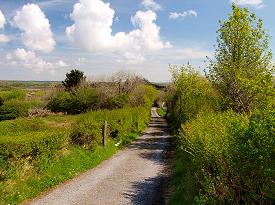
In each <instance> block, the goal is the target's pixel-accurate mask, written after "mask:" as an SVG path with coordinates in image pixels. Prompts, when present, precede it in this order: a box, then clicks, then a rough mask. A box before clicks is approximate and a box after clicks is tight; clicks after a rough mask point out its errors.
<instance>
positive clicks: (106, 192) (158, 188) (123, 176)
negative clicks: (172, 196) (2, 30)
mask: <svg viewBox="0 0 275 205" xmlns="http://www.w3.org/2000/svg"><path fill="white" fill-rule="evenodd" d="M166 129H167V124H166V121H165V120H164V119H163V118H160V117H158V115H157V113H156V109H155V108H153V109H152V121H151V123H150V125H149V127H148V128H147V129H146V130H145V132H144V134H143V135H142V136H141V137H139V138H138V139H137V140H135V141H134V142H133V143H132V144H130V145H128V146H127V147H126V148H125V149H124V150H121V151H119V152H118V153H117V154H115V155H114V156H113V157H112V158H110V159H108V160H106V161H104V162H102V163H101V164H100V165H99V166H97V167H96V168H94V169H92V170H89V171H88V172H86V173H84V174H82V175H80V176H78V177H76V178H74V179H73V180H71V181H68V182H66V183H64V184H62V185H60V186H58V187H57V188H55V189H53V190H52V191H50V192H48V193H46V194H44V195H43V196H41V197H40V198H37V199H34V200H33V201H31V202H29V204H32V205H42V204H47V205H70V204H87V205H88V204H89V205H92V204H96V205H101V204H110V205H114V204H142V205H146V204H165V199H164V193H163V190H162V189H163V183H164V182H165V178H166V177H167V176H166V175H167V174H166V173H165V172H166V171H165V170H166V168H167V162H166V157H165V156H166V150H167V148H168V147H169V138H170V136H169V134H168V132H167V130H166Z"/></svg>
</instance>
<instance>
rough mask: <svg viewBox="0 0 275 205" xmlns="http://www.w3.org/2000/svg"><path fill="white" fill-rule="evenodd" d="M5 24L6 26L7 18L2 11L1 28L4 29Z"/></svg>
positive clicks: (0, 13)
mask: <svg viewBox="0 0 275 205" xmlns="http://www.w3.org/2000/svg"><path fill="white" fill-rule="evenodd" d="M5 24H6V18H5V16H4V14H3V12H2V11H1V10H0V28H2V29H3V28H4V26H5Z"/></svg>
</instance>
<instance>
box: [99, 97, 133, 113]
mask: <svg viewBox="0 0 275 205" xmlns="http://www.w3.org/2000/svg"><path fill="white" fill-rule="evenodd" d="M127 105H129V95H127V94H121V95H117V96H113V97H109V98H108V99H107V101H106V102H105V103H104V104H103V106H101V107H102V108H105V109H109V110H114V109H121V108H123V107H125V106H127Z"/></svg>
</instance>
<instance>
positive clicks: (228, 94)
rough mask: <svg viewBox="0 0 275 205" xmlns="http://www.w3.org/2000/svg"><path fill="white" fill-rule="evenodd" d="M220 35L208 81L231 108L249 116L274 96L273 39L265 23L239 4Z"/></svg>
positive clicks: (224, 23)
mask: <svg viewBox="0 0 275 205" xmlns="http://www.w3.org/2000/svg"><path fill="white" fill-rule="evenodd" d="M217 33H218V38H217V43H218V45H217V48H216V52H215V60H211V59H210V64H209V74H208V77H209V79H210V80H211V81H212V83H213V84H214V85H215V86H216V88H217V89H218V90H219V91H220V93H221V94H222V95H223V97H224V99H225V102H226V105H227V106H228V107H230V108H232V109H233V110H235V111H236V112H239V113H248V112H250V111H251V110H252V109H254V108H255V107H257V106H261V105H263V104H264V102H267V101H268V100H269V97H270V96H272V92H273V85H272V72H273V71H274V67H273V65H272V63H271V59H272V52H271V50H270V49H269V39H270V36H269V35H268V34H267V32H266V30H265V29H264V28H263V21H262V20H261V19H258V18H257V17H256V16H255V14H253V13H250V12H249V10H248V9H247V8H245V9H242V8H239V7H238V6H236V5H235V4H233V5H232V13H231V14H229V17H228V19H227V20H225V21H224V22H221V21H220V29H219V30H218V32H217ZM260 101H261V102H263V103H260ZM259 104H261V105H259Z"/></svg>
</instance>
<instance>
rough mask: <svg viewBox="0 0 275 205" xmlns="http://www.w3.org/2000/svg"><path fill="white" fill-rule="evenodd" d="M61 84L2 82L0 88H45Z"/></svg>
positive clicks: (54, 82)
mask: <svg viewBox="0 0 275 205" xmlns="http://www.w3.org/2000/svg"><path fill="white" fill-rule="evenodd" d="M58 84H61V82H60V81H13V80H0V87H2V88H4V87H15V88H27V89H28V88H29V89H35V88H43V87H50V86H55V85H58Z"/></svg>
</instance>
